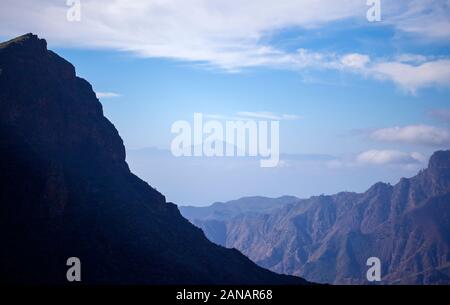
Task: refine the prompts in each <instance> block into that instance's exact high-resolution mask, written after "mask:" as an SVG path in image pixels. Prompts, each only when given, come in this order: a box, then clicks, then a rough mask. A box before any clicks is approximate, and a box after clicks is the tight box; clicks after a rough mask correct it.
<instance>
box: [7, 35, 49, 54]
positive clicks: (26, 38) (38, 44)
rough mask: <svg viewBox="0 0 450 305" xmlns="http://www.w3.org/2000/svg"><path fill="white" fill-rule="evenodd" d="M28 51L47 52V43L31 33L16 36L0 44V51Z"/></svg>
mask: <svg viewBox="0 0 450 305" xmlns="http://www.w3.org/2000/svg"><path fill="white" fill-rule="evenodd" d="M9 48H13V49H28V50H33V51H37V50H40V51H41V52H42V51H43V50H47V41H45V39H40V38H39V37H38V36H37V35H35V34H33V33H27V34H25V35H22V36H18V37H16V38H13V39H11V40H8V41H6V42H3V43H0V49H9Z"/></svg>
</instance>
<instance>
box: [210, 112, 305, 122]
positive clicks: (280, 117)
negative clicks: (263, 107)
mask: <svg viewBox="0 0 450 305" xmlns="http://www.w3.org/2000/svg"><path fill="white" fill-rule="evenodd" d="M205 117H206V118H208V119H213V120H228V121H239V120H272V121H295V120H300V119H301V118H302V117H301V116H299V115H296V114H286V113H284V114H278V113H274V112H269V111H239V112H237V113H236V114H234V115H222V114H206V115H205Z"/></svg>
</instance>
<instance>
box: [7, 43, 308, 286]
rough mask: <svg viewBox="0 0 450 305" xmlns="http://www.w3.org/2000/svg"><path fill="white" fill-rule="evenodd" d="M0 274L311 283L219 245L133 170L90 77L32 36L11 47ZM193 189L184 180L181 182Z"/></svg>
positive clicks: (43, 278)
mask: <svg viewBox="0 0 450 305" xmlns="http://www.w3.org/2000/svg"><path fill="white" fill-rule="evenodd" d="M0 160H1V161H0V185H1V191H0V240H1V243H2V245H1V248H0V274H1V277H0V281H1V282H4V283H46V284H48V283H67V279H66V272H67V269H68V267H67V266H66V261H67V259H68V258H70V257H77V258H79V259H80V261H81V278H82V283H113V284H114V283H115V284H118V283H120V284H306V283H307V282H306V281H304V280H303V279H301V278H297V277H293V276H284V275H278V274H275V273H273V272H271V271H268V270H265V269H263V268H261V267H259V266H257V265H256V264H255V263H253V262H251V261H250V260H249V259H248V258H246V257H245V256H244V255H242V254H241V253H239V252H238V251H237V250H231V249H226V248H224V247H221V246H218V245H215V244H213V243H211V242H210V241H209V240H208V239H207V238H206V237H205V236H204V234H203V233H202V231H201V230H200V229H198V228H196V227H195V226H193V225H192V224H190V222H189V221H188V220H186V219H185V218H183V217H182V216H181V214H180V212H179V210H178V209H177V207H176V205H175V204H172V203H167V202H166V200H165V197H164V196H163V195H162V194H160V193H159V192H158V191H156V190H155V189H154V188H152V187H150V186H149V185H148V184H147V183H146V182H144V181H142V180H141V179H139V178H138V177H136V176H135V175H133V174H132V173H131V172H130V170H129V168H128V165H127V163H126V162H125V148H124V145H123V141H122V139H121V138H120V136H119V134H118V132H117V130H116V129H115V127H114V126H113V124H112V123H111V122H110V121H108V120H107V119H106V118H105V117H104V116H103V110H102V106H101V104H100V102H99V101H98V99H97V98H96V95H95V93H94V91H93V89H92V87H91V85H90V84H89V83H88V82H87V81H86V80H84V79H82V78H79V77H77V76H76V73H75V68H74V66H73V65H72V64H70V63H69V62H67V61H66V60H65V59H63V58H61V57H60V56H58V55H57V54H55V53H54V52H52V51H49V50H47V44H46V41H45V40H43V39H39V38H38V37H37V36H35V35H33V34H27V35H24V36H21V37H18V38H16V39H13V40H10V41H7V42H5V43H2V44H0ZM180 187H182V186H180Z"/></svg>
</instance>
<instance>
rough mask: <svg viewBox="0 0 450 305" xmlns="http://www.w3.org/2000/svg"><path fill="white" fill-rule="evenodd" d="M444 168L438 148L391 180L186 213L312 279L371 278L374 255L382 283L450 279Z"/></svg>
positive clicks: (449, 193) (448, 185) (268, 262)
mask: <svg viewBox="0 0 450 305" xmlns="http://www.w3.org/2000/svg"><path fill="white" fill-rule="evenodd" d="M449 168H450V151H449V150H447V151H438V152H435V153H434V154H433V155H432V156H431V158H430V161H429V166H428V168H427V169H424V170H421V171H420V172H419V173H418V174H417V175H416V176H414V177H412V178H402V179H400V181H399V182H398V183H397V184H395V185H390V184H387V183H382V182H378V183H375V184H374V185H372V186H371V187H370V188H369V189H368V190H367V191H366V192H364V193H351V192H341V193H337V194H334V195H321V196H313V197H311V198H309V199H301V200H299V201H298V202H297V203H294V204H292V205H287V206H284V207H281V208H280V209H278V210H275V211H274V212H272V213H260V214H259V215H258V214H257V213H256V214H255V213H253V214H245V213H243V214H241V215H234V217H233V218H231V219H225V220H223V219H222V220H221V219H214V218H213V219H201V218H196V217H194V216H193V214H194V212H195V211H190V212H191V214H190V215H189V217H188V218H189V219H190V220H191V222H193V223H194V224H196V225H197V226H199V227H200V228H202V229H203V230H204V232H205V234H206V235H207V236H208V238H210V239H211V240H212V241H214V242H217V243H218V244H221V245H224V246H227V247H235V248H237V249H239V250H241V251H242V252H243V253H244V254H246V255H248V256H249V257H250V258H251V259H252V260H253V261H255V262H257V263H258V264H259V265H261V266H264V267H266V268H269V269H271V270H275V271H278V272H284V273H288V274H295V275H299V276H302V277H305V278H306V279H308V280H311V281H316V282H321V283H334V284H368V282H367V280H366V278H365V271H366V270H367V266H366V260H367V258H369V257H372V256H375V257H379V258H380V259H381V261H382V266H383V270H382V271H383V273H382V274H383V281H382V283H386V284H391V283H400V284H424V283H450V268H449V262H450V234H449V233H447V232H449V231H450V220H449V219H450V171H449V170H448V169H449ZM181 212H183V209H181ZM218 227H221V228H222V230H221V231H220V234H221V235H220V236H218V235H217V230H213V228H218Z"/></svg>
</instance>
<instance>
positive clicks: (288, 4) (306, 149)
mask: <svg viewBox="0 0 450 305" xmlns="http://www.w3.org/2000/svg"><path fill="white" fill-rule="evenodd" d="M30 2H31V1H24V0H14V1H10V0H2V2H1V3H0V38H1V39H2V40H7V39H10V38H13V37H15V36H18V35H21V34H24V33H28V32H33V33H35V34H38V35H39V36H40V37H41V38H45V39H46V40H47V42H48V46H49V48H50V49H52V50H54V51H56V52H57V53H58V54H60V55H61V56H63V57H64V58H66V59H67V60H69V61H70V62H71V63H73V64H74V66H75V67H76V70H77V74H78V75H79V76H80V77H83V78H85V79H87V80H88V81H89V82H90V83H91V84H92V85H93V88H94V90H95V91H96V93H97V96H98V98H99V100H100V101H101V103H102V105H103V108H104V112H105V115H106V116H107V117H108V118H109V119H110V120H111V121H112V122H113V123H114V125H115V126H116V128H117V129H118V130H119V133H120V135H121V136H122V138H123V139H124V143H125V146H126V148H127V161H128V163H129V164H130V167H131V169H132V170H133V171H134V172H135V173H137V174H138V176H140V177H141V178H143V179H144V180H146V181H147V182H148V183H149V184H151V185H152V186H153V187H155V188H157V189H158V190H159V191H161V192H162V193H163V194H164V195H165V196H166V198H167V200H169V201H173V202H175V203H177V204H181V205H184V204H190V205H207V204H211V203H213V202H215V201H227V200H231V199H236V198H239V197H242V196H252V195H262V196H270V197H277V196H282V195H295V196H299V197H308V196H312V195H318V194H332V193H335V192H339V191H358V192H361V191H364V190H365V189H367V188H368V187H370V186H371V185H372V184H374V183H376V182H378V181H384V182H389V183H396V182H397V181H398V180H399V179H400V178H401V177H411V176H413V175H415V174H416V173H417V171H418V170H420V169H421V168H424V167H426V165H427V161H428V158H429V157H430V155H431V154H432V153H433V152H434V151H436V150H439V149H448V148H450V44H449V42H450V1H448V0H435V1H432V0H420V1H418V0H409V1H404V0H398V1H387V0H384V1H383V0H381V1H380V3H381V11H380V12H381V21H375V22H369V21H368V19H367V11H368V10H369V9H370V8H371V6H368V5H367V3H366V0H340V1H332V0H314V1H313V0H279V1H274V0H258V1H257V0H249V1H234V0H210V1H206V0H178V1H177V0H151V1H144V0H142V1H125V0H111V1H99V0H81V1H79V3H80V4H81V6H79V8H80V10H74V9H75V8H78V6H77V4H78V2H77V1H71V0H69V1H67V3H66V1H65V0H43V1H33V2H32V3H30ZM74 12H75V15H74ZM78 13H79V14H78ZM68 14H69V16H68ZM77 14H78V15H77ZM76 17H79V18H76ZM74 18H75V19H74ZM78 19H79V20H78ZM194 113H203V114H204V115H205V116H207V117H210V118H216V119H220V120H225V119H227V118H235V117H251V118H255V119H267V118H268V117H269V118H273V119H276V120H279V121H280V151H281V158H280V162H279V165H278V166H277V167H275V168H261V167H259V166H258V160H257V159H254V158H246V157H244V158H231V157H230V158H199V157H197V158H195V157H181V158H176V157H174V156H173V155H172V154H171V152H170V145H171V141H172V140H173V138H174V135H173V134H172V133H171V125H172V124H173V123H174V122H175V121H178V120H187V121H192V120H193V115H194Z"/></svg>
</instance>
